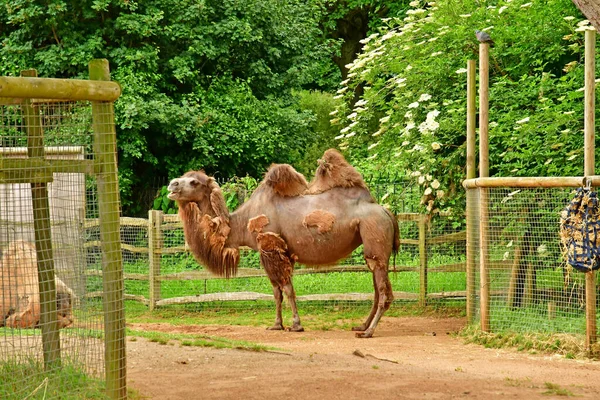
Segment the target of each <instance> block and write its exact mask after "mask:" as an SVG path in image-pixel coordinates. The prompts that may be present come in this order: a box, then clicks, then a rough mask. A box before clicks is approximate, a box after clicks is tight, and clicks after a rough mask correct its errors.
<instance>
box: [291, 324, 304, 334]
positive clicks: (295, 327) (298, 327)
mask: <svg viewBox="0 0 600 400" xmlns="http://www.w3.org/2000/svg"><path fill="white" fill-rule="evenodd" d="M287 330H288V331H290V332H304V328H303V327H302V325H293V326H290V327H289V328H288V329H287Z"/></svg>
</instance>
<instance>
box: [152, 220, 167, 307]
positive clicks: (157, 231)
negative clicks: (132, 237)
mask: <svg viewBox="0 0 600 400" xmlns="http://www.w3.org/2000/svg"><path fill="white" fill-rule="evenodd" d="M162 215H163V213H162V211H158V210H150V211H148V261H149V264H150V266H149V270H148V273H149V276H148V279H149V282H150V293H149V296H150V303H149V304H148V307H149V309H150V311H153V310H154V308H155V307H156V302H157V301H159V300H160V280H159V279H158V278H159V277H160V258H161V249H162V232H161V226H162V219H163V218H162Z"/></svg>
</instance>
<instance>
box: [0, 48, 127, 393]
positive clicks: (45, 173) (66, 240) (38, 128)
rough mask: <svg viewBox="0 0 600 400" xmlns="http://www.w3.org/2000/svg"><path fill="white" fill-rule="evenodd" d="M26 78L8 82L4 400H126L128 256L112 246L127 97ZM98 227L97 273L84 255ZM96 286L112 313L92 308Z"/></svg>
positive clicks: (1, 121)
mask: <svg viewBox="0 0 600 400" xmlns="http://www.w3.org/2000/svg"><path fill="white" fill-rule="evenodd" d="M107 74H108V64H107V63H106V62H105V60H97V62H93V63H91V64H90V76H91V77H95V78H96V79H106V77H107ZM22 76H24V78H0V79H2V80H3V81H2V85H0V87H1V89H2V90H0V248H1V249H2V256H1V258H0V290H1V293H0V398H3V399H24V398H30V397H31V396H34V395H35V396H38V397H35V398H47V399H53V398H69V399H79V398H80V399H84V398H89V397H90V396H96V395H95V394H94V393H99V394H100V396H104V395H108V396H109V397H111V398H115V399H116V398H125V397H126V386H125V379H124V378H125V350H124V309H123V302H122V276H121V275H120V272H119V271H120V269H121V263H120V257H121V250H120V243H119V241H118V240H113V239H111V237H114V235H112V233H111V231H116V233H117V237H118V229H119V227H118V226H119V225H118V224H119V203H118V188H117V185H116V146H115V135H114V116H113V111H112V103H111V101H113V100H114V99H116V97H118V94H119V92H120V89H119V87H118V85H116V84H115V83H112V82H93V81H70V80H58V79H42V78H36V77H35V71H25V72H24V73H23V74H22ZM88 100H93V101H88ZM92 218H96V219H97V220H99V221H100V223H99V225H98V226H100V227H101V229H100V231H101V232H100V236H102V237H101V239H99V240H101V241H102V242H103V243H102V247H101V248H102V251H101V261H99V262H97V263H92V262H90V260H89V259H88V252H87V250H86V243H88V242H89V239H88V238H87V237H86V235H87V234H88V232H87V231H86V221H88V220H90V219H92ZM115 223H116V224H115ZM96 274H100V276H101V277H102V278H103V279H102V285H103V287H104V290H103V291H104V294H103V297H102V298H101V299H102V301H99V300H98V298H96V297H94V296H90V292H92V291H93V290H94V289H95V287H94V284H95V282H94V281H93V280H92V279H90V277H93V276H94V275H96Z"/></svg>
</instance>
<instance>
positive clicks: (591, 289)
mask: <svg viewBox="0 0 600 400" xmlns="http://www.w3.org/2000/svg"><path fill="white" fill-rule="evenodd" d="M595 57H596V31H595V30H587V31H585V92H584V99H585V100H584V102H585V103H584V104H585V110H584V118H585V119H584V126H583V130H584V134H585V142H584V143H585V144H584V153H585V159H584V171H583V173H584V175H585V176H591V175H594V151H595V146H594V140H595V132H594V130H595V112H596V110H595V101H596V96H595V91H596V87H595V86H596V84H595V75H596V63H595ZM585 314H586V321H587V323H586V335H585V338H586V341H585V344H586V349H587V350H588V351H591V349H592V345H593V344H594V343H596V341H597V328H596V272H595V271H590V272H587V273H586V274H585Z"/></svg>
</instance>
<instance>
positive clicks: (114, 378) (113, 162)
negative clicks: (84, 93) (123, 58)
mask: <svg viewBox="0 0 600 400" xmlns="http://www.w3.org/2000/svg"><path fill="white" fill-rule="evenodd" d="M89 72H90V79H91V80H101V81H109V80H110V72H109V66H108V61H107V60H104V59H102V60H93V61H91V62H90V64H89ZM114 118H115V117H114V108H113V103H112V102H103V101H92V120H93V122H92V123H93V129H94V135H95V137H94V163H95V165H94V170H95V173H96V180H97V184H98V210H99V220H100V240H101V242H102V271H103V273H102V278H103V289H104V296H103V303H104V336H105V345H104V349H105V350H104V364H105V374H106V392H107V395H108V396H109V397H110V398H111V399H126V398H127V381H126V358H125V303H124V300H123V299H124V287H123V260H122V255H121V232H120V215H119V214H120V207H119V183H118V177H117V144H116V132H115V119H114Z"/></svg>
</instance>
